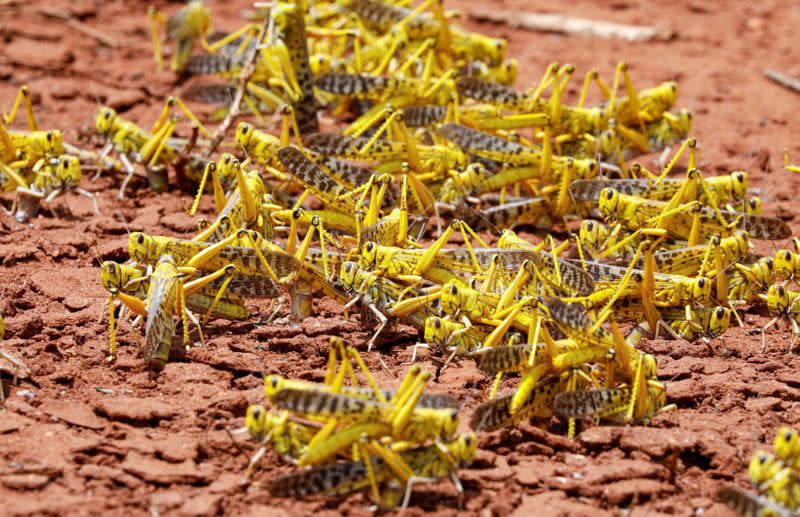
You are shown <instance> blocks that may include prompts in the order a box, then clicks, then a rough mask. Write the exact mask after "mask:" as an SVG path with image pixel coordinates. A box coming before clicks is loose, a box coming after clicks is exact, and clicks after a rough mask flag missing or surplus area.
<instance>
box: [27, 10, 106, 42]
mask: <svg viewBox="0 0 800 517" xmlns="http://www.w3.org/2000/svg"><path fill="white" fill-rule="evenodd" d="M39 14H41V15H42V16H45V17H47V18H55V19H57V20H61V21H63V22H64V24H65V25H66V26H67V27H69V28H71V29H75V30H76V31H78V32H80V33H83V34H85V35H87V36H89V37H90V38H92V39H94V40H96V41H97V42H98V43H100V44H101V45H105V46H107V47H111V48H117V47H119V46H120V44H119V42H118V41H117V40H115V39H114V38H111V37H110V36H107V35H105V34H103V33H102V32H101V31H99V30H97V29H95V28H94V27H90V26H89V25H86V24H85V23H83V22H82V21H80V20H76V19H75V18H73V17H72V15H71V14H70V13H66V12H61V11H54V10H51V9H39Z"/></svg>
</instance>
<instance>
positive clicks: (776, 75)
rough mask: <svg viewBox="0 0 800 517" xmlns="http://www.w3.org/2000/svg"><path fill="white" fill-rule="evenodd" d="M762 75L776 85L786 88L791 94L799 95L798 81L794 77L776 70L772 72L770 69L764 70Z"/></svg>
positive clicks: (799, 86)
mask: <svg viewBox="0 0 800 517" xmlns="http://www.w3.org/2000/svg"><path fill="white" fill-rule="evenodd" d="M764 75H765V76H766V77H767V79H769V80H770V81H772V82H774V83H777V84H779V85H781V86H783V87H784V88H788V89H790V90H792V91H793V92H796V93H800V80H798V79H795V78H794V77H790V76H788V75H786V74H784V73H781V72H778V71H777V70H773V69H771V68H765V69H764Z"/></svg>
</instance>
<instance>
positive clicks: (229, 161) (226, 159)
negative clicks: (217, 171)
mask: <svg viewBox="0 0 800 517" xmlns="http://www.w3.org/2000/svg"><path fill="white" fill-rule="evenodd" d="M225 163H226V164H228V163H231V157H230V155H228V156H226V157H225Z"/></svg>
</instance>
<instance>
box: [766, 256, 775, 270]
mask: <svg viewBox="0 0 800 517" xmlns="http://www.w3.org/2000/svg"><path fill="white" fill-rule="evenodd" d="M766 263H767V269H769V270H772V267H773V265H774V264H773V263H772V259H771V258H768V259H767V260H766Z"/></svg>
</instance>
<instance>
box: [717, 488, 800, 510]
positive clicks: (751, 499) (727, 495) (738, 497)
mask: <svg viewBox="0 0 800 517" xmlns="http://www.w3.org/2000/svg"><path fill="white" fill-rule="evenodd" d="M717 497H718V498H719V500H720V501H722V502H723V503H725V504H726V505H727V506H728V507H729V508H730V509H732V510H733V511H734V512H736V513H737V515H741V516H743V517H761V516H766V515H775V516H778V517H791V515H793V512H792V510H790V509H789V508H787V507H785V506H783V505H780V504H777V503H774V502H772V501H770V500H769V499H768V498H766V497H764V496H759V495H756V494H753V493H751V492H747V491H745V490H742V489H741V488H739V487H737V486H733V485H730V486H723V487H721V488H720V489H719V490H718V491H717Z"/></svg>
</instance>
